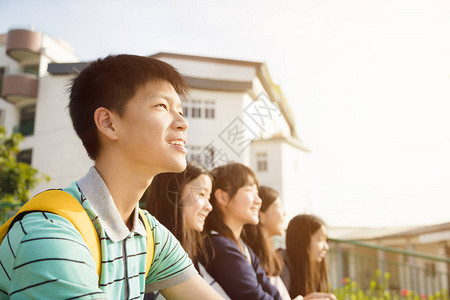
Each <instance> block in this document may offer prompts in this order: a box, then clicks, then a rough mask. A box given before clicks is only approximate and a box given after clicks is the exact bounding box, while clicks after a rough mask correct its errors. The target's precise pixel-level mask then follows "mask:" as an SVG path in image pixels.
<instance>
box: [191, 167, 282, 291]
mask: <svg viewBox="0 0 450 300" xmlns="http://www.w3.org/2000/svg"><path fill="white" fill-rule="evenodd" d="M211 173H212V175H213V178H214V184H213V189H212V193H211V204H212V206H213V210H212V212H211V213H210V214H209V215H208V217H207V218H206V224H205V229H206V231H207V232H209V234H210V235H209V238H208V239H207V242H206V243H205V246H206V250H207V256H204V257H202V258H201V259H200V261H201V262H202V263H203V264H204V265H205V267H206V270H207V271H208V273H209V274H210V275H211V276H212V277H213V278H214V279H215V280H216V281H217V282H218V283H219V284H220V285H221V286H222V288H223V289H224V290H225V292H226V293H227V294H228V295H229V296H230V297H231V298H232V299H248V300H251V299H267V300H269V299H280V300H281V297H280V294H279V292H278V290H277V288H276V287H274V286H273V285H272V284H271V283H270V281H269V278H268V277H267V275H266V273H265V271H264V269H263V268H262V267H261V266H260V264H259V260H258V258H257V257H256V256H255V255H254V253H253V251H252V250H251V249H249V248H248V247H247V245H246V244H245V243H244V242H243V241H242V240H241V232H242V228H243V227H244V225H245V224H258V222H259V209H260V207H261V199H260V198H259V196H258V180H257V179H256V176H255V174H254V173H253V171H252V170H251V169H249V168H248V167H246V166H244V165H242V164H239V163H230V164H227V165H224V166H221V167H218V168H215V169H214V170H213V171H212V172H211Z"/></svg>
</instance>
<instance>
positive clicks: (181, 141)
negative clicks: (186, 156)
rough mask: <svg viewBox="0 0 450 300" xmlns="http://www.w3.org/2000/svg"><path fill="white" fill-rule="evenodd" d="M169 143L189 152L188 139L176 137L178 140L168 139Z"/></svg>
mask: <svg viewBox="0 0 450 300" xmlns="http://www.w3.org/2000/svg"><path fill="white" fill-rule="evenodd" d="M167 143H168V144H169V145H171V146H173V147H175V148H177V149H178V150H180V151H182V152H184V153H187V149H186V146H185V145H186V140H184V139H176V140H172V141H168V142H167Z"/></svg>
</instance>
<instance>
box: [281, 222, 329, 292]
mask: <svg viewBox="0 0 450 300" xmlns="http://www.w3.org/2000/svg"><path fill="white" fill-rule="evenodd" d="M322 226H326V225H325V222H324V221H323V220H322V219H320V218H318V217H316V216H313V215H298V216H295V217H294V218H293V219H292V220H291V221H290V222H289V225H288V228H287V231H286V252H287V256H288V258H289V261H290V263H291V268H290V269H291V286H290V287H289V293H290V295H291V297H292V298H295V297H297V296H298V295H302V296H305V295H307V294H309V293H312V292H329V289H328V270H327V263H326V260H325V259H324V260H322V261H321V262H320V263H319V262H315V261H312V260H311V253H310V251H309V248H310V244H311V236H312V235H313V234H314V233H315V232H316V231H317V230H319V229H320V227H322Z"/></svg>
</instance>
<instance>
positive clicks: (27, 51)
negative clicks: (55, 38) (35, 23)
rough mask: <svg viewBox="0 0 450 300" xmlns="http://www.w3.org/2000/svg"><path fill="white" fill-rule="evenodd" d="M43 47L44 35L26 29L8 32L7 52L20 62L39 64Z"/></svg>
mask: <svg viewBox="0 0 450 300" xmlns="http://www.w3.org/2000/svg"><path fill="white" fill-rule="evenodd" d="M41 49H42V35H41V34H40V33H38V32H35V31H31V30H26V29H13V30H10V31H9V32H8V40H7V43H6V53H7V54H8V55H9V56H10V57H12V58H13V59H15V60H16V61H18V62H20V63H26V64H37V63H39V58H40V55H41Z"/></svg>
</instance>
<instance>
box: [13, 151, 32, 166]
mask: <svg viewBox="0 0 450 300" xmlns="http://www.w3.org/2000/svg"><path fill="white" fill-rule="evenodd" d="M32 155H33V150H32V149H27V150H22V151H20V152H19V153H17V161H18V162H21V163H26V164H29V165H31V156H32Z"/></svg>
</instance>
